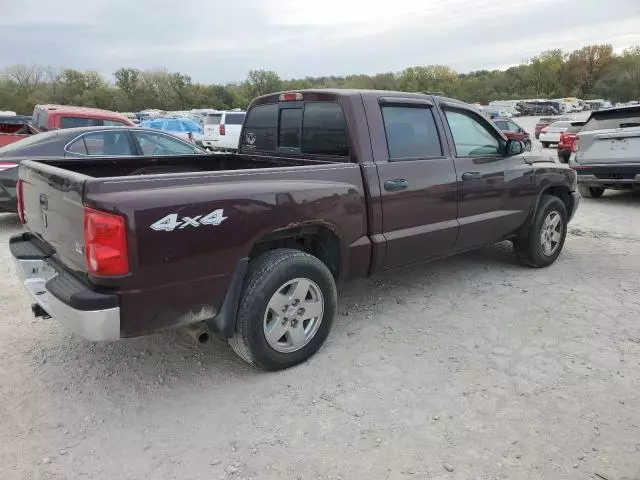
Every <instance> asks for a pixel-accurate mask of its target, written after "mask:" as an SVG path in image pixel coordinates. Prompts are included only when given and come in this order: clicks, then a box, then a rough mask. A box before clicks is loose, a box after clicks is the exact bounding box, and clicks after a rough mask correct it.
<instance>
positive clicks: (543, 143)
mask: <svg viewBox="0 0 640 480" xmlns="http://www.w3.org/2000/svg"><path fill="white" fill-rule="evenodd" d="M549 145H551V144H550V143H549V142H542V148H549Z"/></svg>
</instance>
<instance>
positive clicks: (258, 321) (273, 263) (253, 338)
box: [229, 249, 337, 370]
mask: <svg viewBox="0 0 640 480" xmlns="http://www.w3.org/2000/svg"><path fill="white" fill-rule="evenodd" d="M297 278H305V279H309V280H312V281H313V282H315V284H316V285H317V286H318V288H319V289H320V291H321V293H322V297H323V299H324V310H323V314H322V317H321V318H322V319H321V321H320V325H319V327H318V330H317V331H316V333H315V335H314V336H313V337H312V338H311V339H310V340H309V341H308V343H307V344H306V345H304V346H303V347H302V348H300V349H299V350H296V351H294V352H291V353H282V352H278V351H277V350H275V349H274V348H272V347H271V346H270V345H269V342H268V341H267V338H266V336H265V332H264V323H263V322H264V318H265V314H266V310H267V306H268V305H269V302H270V300H271V297H272V296H273V295H274V294H275V293H276V292H277V291H278V290H279V289H280V288H281V287H282V286H283V285H285V284H286V283H287V282H289V281H291V280H293V279H297ZM336 308H337V291H336V283H335V280H334V278H333V275H332V274H331V272H330V271H329V269H328V268H327V266H326V265H325V264H324V263H322V262H321V261H320V260H319V259H318V258H316V257H314V256H312V255H309V254H307V253H304V252H301V251H298V250H292V249H278V250H272V251H270V252H267V253H265V254H263V255H262V256H260V257H259V258H257V259H256V260H254V261H253V262H252V263H251V264H250V267H249V273H248V274H247V278H246V280H245V286H244V288H243V293H242V297H241V300H240V306H239V309H238V316H237V322H236V331H235V334H234V335H233V337H231V338H230V339H229V344H230V345H231V348H232V349H233V350H234V351H235V352H236V353H237V354H238V355H239V356H240V357H241V358H242V359H243V360H245V361H246V362H248V363H250V364H251V365H253V366H255V367H257V368H260V369H263V370H282V369H285V368H289V367H292V366H294V365H297V364H299V363H301V362H304V361H305V360H307V359H308V358H309V357H311V356H312V355H313V354H314V353H316V352H317V351H318V349H319V348H320V346H321V345H322V344H323V343H324V341H325V340H326V338H327V336H328V335H329V331H330V330H331V325H332V323H333V318H334V316H335V312H336Z"/></svg>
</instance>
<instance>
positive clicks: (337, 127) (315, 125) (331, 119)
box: [242, 102, 349, 157]
mask: <svg viewBox="0 0 640 480" xmlns="http://www.w3.org/2000/svg"><path fill="white" fill-rule="evenodd" d="M279 148H283V149H285V150H284V151H288V152H291V150H295V151H300V152H301V153H308V154H315V155H328V156H334V157H336V156H337V157H347V156H349V145H348V136H347V123H346V120H345V117H344V113H343V111H342V107H341V106H340V105H339V104H337V103H332V102H307V103H304V104H302V103H300V104H298V105H296V106H295V107H294V108H289V107H287V108H280V106H279V105H278V104H276V103H272V104H265V105H257V106H255V107H253V108H252V109H251V110H250V111H249V112H248V113H247V118H246V122H245V127H244V138H242V150H243V151H244V152H253V151H262V152H277V151H278V149H279Z"/></svg>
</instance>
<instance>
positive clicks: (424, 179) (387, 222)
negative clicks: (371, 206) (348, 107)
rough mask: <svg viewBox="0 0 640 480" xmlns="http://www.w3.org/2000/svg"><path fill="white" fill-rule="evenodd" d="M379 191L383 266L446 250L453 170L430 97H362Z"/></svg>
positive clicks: (450, 241)
mask: <svg viewBox="0 0 640 480" xmlns="http://www.w3.org/2000/svg"><path fill="white" fill-rule="evenodd" d="M365 101H366V108H367V121H368V123H369V128H370V130H371V132H380V134H379V135H375V134H372V142H373V146H374V155H375V162H376V165H377V168H378V177H379V181H380V191H381V192H382V210H383V221H382V224H383V233H384V237H385V239H386V253H385V257H384V261H383V268H385V269H388V268H393V267H398V266H401V265H406V264H409V263H413V262H416V261H421V260H427V259H432V258H436V257H440V256H443V255H447V254H449V253H450V252H451V251H452V249H453V246H454V243H455V240H456V236H457V233H458V221H457V219H456V216H457V186H456V172H455V169H454V164H453V161H452V159H451V157H450V156H449V154H448V149H447V148H446V146H445V145H444V138H441V135H440V132H441V126H440V129H439V127H438V126H439V125H441V123H440V122H439V120H438V117H437V115H436V114H435V112H434V105H433V103H432V102H431V101H430V100H427V99H426V98H425V99H416V98H410V97H409V98H403V97H382V98H379V99H376V98H375V97H366V98H365Z"/></svg>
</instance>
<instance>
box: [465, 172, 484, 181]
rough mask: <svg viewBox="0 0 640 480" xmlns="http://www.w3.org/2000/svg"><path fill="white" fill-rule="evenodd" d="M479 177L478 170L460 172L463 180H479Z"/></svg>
mask: <svg viewBox="0 0 640 480" xmlns="http://www.w3.org/2000/svg"><path fill="white" fill-rule="evenodd" d="M481 178H482V175H480V172H464V173H463V174H462V181H463V182H468V181H469V180H480V179H481Z"/></svg>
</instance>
